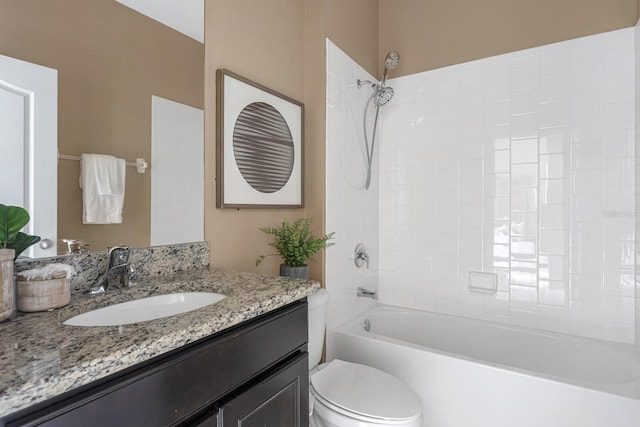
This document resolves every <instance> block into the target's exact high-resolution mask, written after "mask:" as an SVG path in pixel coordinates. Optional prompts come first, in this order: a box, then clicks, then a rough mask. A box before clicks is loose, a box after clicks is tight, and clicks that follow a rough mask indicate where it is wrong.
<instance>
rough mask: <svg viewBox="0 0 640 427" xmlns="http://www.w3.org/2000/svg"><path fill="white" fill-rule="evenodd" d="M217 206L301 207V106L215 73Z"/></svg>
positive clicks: (247, 82)
mask: <svg viewBox="0 0 640 427" xmlns="http://www.w3.org/2000/svg"><path fill="white" fill-rule="evenodd" d="M216 90H217V97H216V106H217V108H216V114H217V116H216V121H217V129H216V206H217V207H218V208H301V207H304V105H303V104H302V103H300V102H298V101H295V100H293V99H291V98H289V97H287V96H284V95H282V94H279V93H277V92H275V91H273V90H271V89H269V88H267V87H264V86H262V85H260V84H257V83H254V82H252V81H250V80H248V79H246V78H244V77H241V76H239V75H237V74H235V73H232V72H230V71H228V70H225V69H219V70H217V71H216Z"/></svg>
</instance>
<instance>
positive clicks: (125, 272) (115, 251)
mask: <svg viewBox="0 0 640 427" xmlns="http://www.w3.org/2000/svg"><path fill="white" fill-rule="evenodd" d="M129 254H130V251H129V247H128V246H114V247H112V248H109V264H108V266H107V271H106V272H105V273H104V274H103V275H102V277H100V278H99V279H98V281H97V282H96V283H97V285H96V286H95V287H94V288H92V289H90V290H89V294H91V295H98V294H102V293H104V292H105V291H106V290H107V289H109V288H110V287H112V285H113V286H116V287H120V288H124V287H127V286H129V277H130V275H131V274H133V273H135V266H134V265H133V264H130V263H129Z"/></svg>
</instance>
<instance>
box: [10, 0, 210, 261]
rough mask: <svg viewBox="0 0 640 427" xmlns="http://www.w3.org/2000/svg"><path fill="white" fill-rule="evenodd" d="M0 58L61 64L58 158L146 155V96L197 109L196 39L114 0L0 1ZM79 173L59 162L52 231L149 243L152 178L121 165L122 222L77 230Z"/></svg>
mask: <svg viewBox="0 0 640 427" xmlns="http://www.w3.org/2000/svg"><path fill="white" fill-rule="evenodd" d="M0 54H3V55H7V56H11V57H15V58H18V59H22V60H25V61H29V62H34V63H37V64H41V65H45V66H47V67H51V68H55V69H57V70H58V147H59V150H60V152H61V153H64V154H72V155H79V154H81V153H83V152H88V153H90V152H94V153H105V154H113V155H115V156H118V157H123V158H125V159H127V160H130V161H131V160H135V158H136V157H144V158H146V159H150V157H151V96H152V95H158V96H162V97H165V98H168V99H173V100H175V101H178V102H182V103H185V104H188V105H191V106H194V107H197V108H203V106H204V105H203V81H204V75H203V64H204V46H203V45H202V43H199V42H197V41H194V40H192V39H190V38H188V37H186V36H184V35H182V34H180V33H178V32H176V31H174V30H172V29H170V28H168V27H165V26H164V25H161V24H159V23H157V22H156V21H153V20H151V19H149V18H147V17H145V16H144V15H141V14H139V13H137V12H135V11H133V10H132V9H129V8H127V7H125V6H122V5H121V4H119V3H117V2H115V1H113V0H90V1H88V0H47V1H39V0H0ZM151 167H153V165H151ZM79 171H80V166H79V162H74V161H66V160H61V161H60V163H59V168H58V180H59V185H58V187H59V191H58V237H59V238H64V237H72V238H79V239H83V240H86V241H88V242H90V243H91V249H92V250H104V249H106V246H107V245H113V244H116V243H127V244H131V245H133V246H138V247H139V246H148V245H149V233H150V228H149V220H150V200H151V192H150V190H151V175H150V174H149V173H147V174H144V175H141V174H137V173H135V170H134V169H132V168H127V183H126V197H125V206H124V212H123V217H124V220H123V223H122V224H118V225H84V226H83V225H82V224H81V222H82V204H81V203H82V202H81V197H82V196H81V191H80V189H79V187H78V176H79Z"/></svg>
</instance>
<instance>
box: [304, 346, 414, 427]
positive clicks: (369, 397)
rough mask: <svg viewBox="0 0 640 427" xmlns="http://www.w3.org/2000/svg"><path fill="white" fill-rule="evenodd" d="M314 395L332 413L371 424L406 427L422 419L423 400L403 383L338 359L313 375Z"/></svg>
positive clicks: (380, 372) (367, 368)
mask: <svg viewBox="0 0 640 427" xmlns="http://www.w3.org/2000/svg"><path fill="white" fill-rule="evenodd" d="M311 393H312V394H313V396H314V397H315V398H316V399H317V400H318V402H319V403H321V404H323V405H324V406H326V407H328V408H329V409H331V410H333V411H335V412H338V413H341V414H343V415H345V416H348V417H351V418H354V419H358V420H362V421H367V422H371V423H386V424H389V425H404V424H410V423H413V422H415V421H416V420H419V419H420V418H421V416H422V402H421V401H420V398H419V397H418V396H417V395H416V394H415V393H414V392H413V391H412V390H410V389H409V388H408V387H407V386H406V385H405V384H404V383H402V382H401V381H400V380H399V379H397V378H395V377H394V376H392V375H389V374H387V373H386V372H383V371H380V370H378V369H375V368H372V367H370V366H365V365H360V364H357V363H351V362H345V361H342V360H338V359H336V360H333V361H331V362H330V363H328V364H326V365H324V366H323V367H321V368H320V369H319V370H318V371H317V372H315V373H313V374H312V376H311Z"/></svg>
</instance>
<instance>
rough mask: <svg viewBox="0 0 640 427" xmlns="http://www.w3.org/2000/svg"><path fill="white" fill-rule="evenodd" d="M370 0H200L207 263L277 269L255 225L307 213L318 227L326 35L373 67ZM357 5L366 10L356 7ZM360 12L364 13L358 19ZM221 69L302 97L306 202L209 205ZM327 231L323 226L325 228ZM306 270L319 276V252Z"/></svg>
mask: <svg viewBox="0 0 640 427" xmlns="http://www.w3.org/2000/svg"><path fill="white" fill-rule="evenodd" d="M371 4H372V2H371V1H370V0H357V1H349V2H343V1H339V0H306V1H301V0H269V1H260V2H256V1H254V0H206V3H205V16H206V18H205V28H206V31H205V38H206V40H205V46H206V49H205V50H206V52H205V64H206V65H205V69H206V71H205V111H206V114H205V157H206V163H205V180H206V182H205V193H206V198H205V206H206V208H205V238H206V240H208V241H209V243H210V245H211V262H212V265H214V266H217V267H223V268H231V269H238V270H248V271H259V272H265V273H272V274H277V268H278V267H277V266H278V265H279V264H280V259H279V257H270V258H267V259H266V260H265V261H264V262H263V263H262V264H261V265H260V266H259V267H255V265H254V263H255V258H256V257H257V256H258V255H260V254H265V253H272V252H273V249H272V248H271V247H269V246H268V243H269V242H270V241H271V239H270V238H269V237H268V236H266V235H265V234H264V233H262V232H261V231H259V227H262V226H271V225H277V224H279V223H280V222H281V221H282V220H283V218H287V219H289V220H293V219H295V218H298V217H310V218H313V219H314V231H315V232H316V233H317V234H322V233H325V232H326V230H324V169H325V160H324V158H325V154H324V149H325V145H324V135H325V128H324V126H325V125H324V115H325V41H324V38H325V37H326V36H329V37H332V39H333V38H335V39H336V43H337V44H338V45H339V46H341V47H343V49H345V50H347V51H348V52H350V54H353V55H354V56H355V57H357V58H358V60H360V61H363V62H364V63H366V64H368V65H369V67H374V66H375V62H376V60H377V37H376V32H377V20H376V17H377V3H376V2H373V4H374V5H373V6H371ZM360 8H363V9H366V12H365V13H364V14H360V13H359V12H358V10H359V9H360ZM363 17H364V18H363ZM218 68H227V69H229V70H231V71H233V72H235V73H238V74H240V75H243V76H244V77H247V78H249V79H251V80H253V81H255V82H257V83H260V84H263V85H265V86H267V87H269V88H271V89H273V90H276V91H278V92H280V93H282V94H284V95H287V96H289V97H291V98H294V99H296V100H298V101H301V102H303V103H304V104H305V127H306V128H305V169H306V173H305V193H306V200H305V208H304V209H241V210H237V209H216V208H215V181H214V179H215V109H216V106H215V101H216V91H215V70H216V69H218ZM329 231H330V230H329ZM314 259H315V262H313V263H311V277H312V278H315V279H319V280H322V279H323V274H324V273H323V268H322V266H323V262H324V261H323V260H324V254H322V253H321V254H318V255H316V256H315V257H314Z"/></svg>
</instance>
